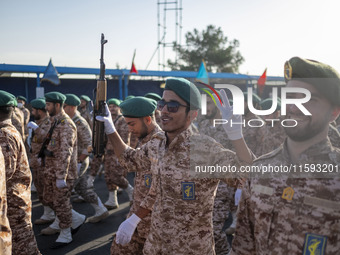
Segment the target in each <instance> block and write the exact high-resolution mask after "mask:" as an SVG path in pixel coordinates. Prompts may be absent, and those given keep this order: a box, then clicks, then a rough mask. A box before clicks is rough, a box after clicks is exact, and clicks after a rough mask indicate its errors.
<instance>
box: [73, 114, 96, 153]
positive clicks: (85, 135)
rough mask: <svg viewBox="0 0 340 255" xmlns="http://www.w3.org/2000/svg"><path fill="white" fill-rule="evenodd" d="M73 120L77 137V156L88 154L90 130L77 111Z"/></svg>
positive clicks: (90, 145)
mask: <svg viewBox="0 0 340 255" xmlns="http://www.w3.org/2000/svg"><path fill="white" fill-rule="evenodd" d="M72 120H73V122H74V123H75V124H76V127H77V137H78V142H77V144H78V156H80V155H81V154H85V155H89V150H90V149H91V148H92V131H91V128H90V126H89V124H88V123H87V122H86V120H85V119H84V118H83V117H82V116H80V114H79V113H78V112H77V113H76V114H75V115H74V116H73V118H72Z"/></svg>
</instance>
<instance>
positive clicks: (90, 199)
mask: <svg viewBox="0 0 340 255" xmlns="http://www.w3.org/2000/svg"><path fill="white" fill-rule="evenodd" d="M65 96H66V101H65V104H64V111H65V113H66V114H67V115H68V116H69V117H70V118H72V120H73V122H74V123H75V124H76V127H77V137H78V143H77V144H78V151H77V154H78V167H77V170H78V179H77V181H76V183H75V186H74V190H75V191H76V192H77V193H78V194H79V195H81V196H82V198H83V199H84V200H85V202H87V203H90V204H91V205H92V206H93V208H94V210H95V215H94V216H92V217H90V218H89V219H88V221H89V222H91V223H96V222H99V221H101V220H103V219H105V218H107V217H108V216H109V212H108V211H107V209H106V207H105V206H104V205H103V203H102V201H101V200H100V198H99V197H98V195H97V194H96V192H94V190H93V189H91V188H88V187H87V178H86V171H87V168H88V166H89V158H88V156H89V154H90V152H91V151H92V132H91V128H90V126H89V124H88V123H87V122H86V120H85V119H84V118H83V117H81V116H80V115H79V112H78V111H77V106H78V105H79V104H80V99H79V97H77V96H76V95H74V94H66V95H65Z"/></svg>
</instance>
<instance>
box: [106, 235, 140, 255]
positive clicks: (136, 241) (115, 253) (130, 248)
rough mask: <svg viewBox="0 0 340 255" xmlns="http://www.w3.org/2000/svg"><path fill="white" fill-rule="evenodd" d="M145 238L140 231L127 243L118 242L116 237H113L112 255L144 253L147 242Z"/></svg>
mask: <svg viewBox="0 0 340 255" xmlns="http://www.w3.org/2000/svg"><path fill="white" fill-rule="evenodd" d="M145 240H146V239H145V238H143V237H141V236H140V235H139V234H138V231H137V229H136V231H135V232H134V233H133V235H132V237H131V241H130V242H129V243H128V244H127V245H120V244H117V243H116V238H114V239H113V241H112V245H111V250H110V254H111V255H142V254H143V248H144V243H145Z"/></svg>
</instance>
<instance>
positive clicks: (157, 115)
mask: <svg viewBox="0 0 340 255" xmlns="http://www.w3.org/2000/svg"><path fill="white" fill-rule="evenodd" d="M144 96H145V97H146V98H150V99H153V100H155V101H156V102H158V101H159V100H161V99H162V97H161V96H160V95H158V94H156V93H147V94H145V95H144ZM155 118H156V123H157V124H158V125H161V111H159V110H158V109H156V111H155Z"/></svg>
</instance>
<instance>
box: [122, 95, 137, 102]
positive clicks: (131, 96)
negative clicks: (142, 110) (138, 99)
mask: <svg viewBox="0 0 340 255" xmlns="http://www.w3.org/2000/svg"><path fill="white" fill-rule="evenodd" d="M134 97H135V96H133V95H129V96H127V97H126V98H125V99H124V101H126V100H129V99H130V98H134Z"/></svg>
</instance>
